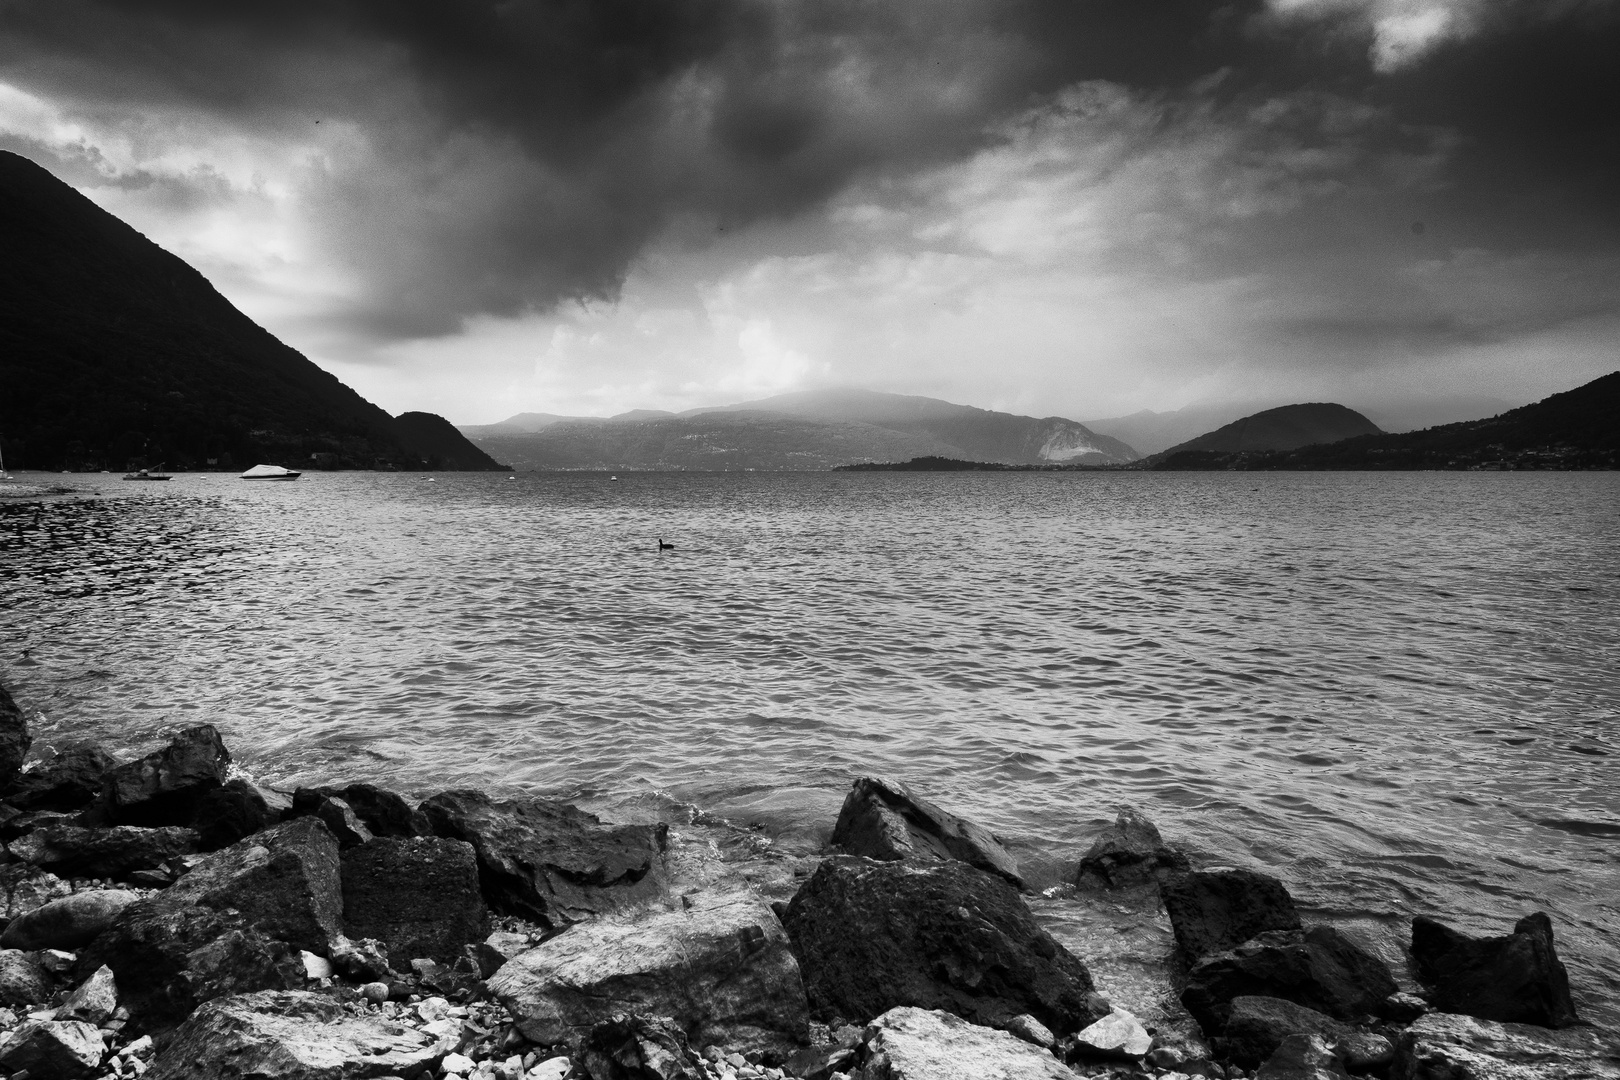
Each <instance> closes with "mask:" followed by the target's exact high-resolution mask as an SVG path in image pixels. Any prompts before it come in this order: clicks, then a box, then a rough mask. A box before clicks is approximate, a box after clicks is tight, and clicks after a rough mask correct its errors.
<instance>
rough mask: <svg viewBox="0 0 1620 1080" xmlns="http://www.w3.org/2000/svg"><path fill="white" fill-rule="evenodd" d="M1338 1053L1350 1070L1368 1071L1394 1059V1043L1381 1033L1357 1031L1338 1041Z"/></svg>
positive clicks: (1355, 1071)
mask: <svg viewBox="0 0 1620 1080" xmlns="http://www.w3.org/2000/svg"><path fill="white" fill-rule="evenodd" d="M1339 1053H1340V1054H1342V1055H1343V1056H1344V1063H1345V1066H1346V1067H1347V1068H1349V1070H1350V1071H1351V1072H1354V1073H1368V1072H1373V1071H1374V1070H1378V1069H1382V1068H1383V1067H1384V1066H1385V1065H1388V1064H1389V1063H1390V1062H1391V1061H1394V1060H1395V1047H1394V1045H1393V1044H1392V1043H1391V1042H1390V1041H1389V1040H1388V1039H1386V1038H1384V1037H1383V1036H1382V1035H1375V1034H1373V1033H1372V1032H1370V1031H1358V1032H1356V1033H1355V1034H1354V1035H1352V1036H1350V1037H1349V1038H1347V1039H1345V1040H1343V1041H1342V1042H1340V1043H1339Z"/></svg>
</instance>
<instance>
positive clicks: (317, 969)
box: [300, 952, 333, 979]
mask: <svg viewBox="0 0 1620 1080" xmlns="http://www.w3.org/2000/svg"><path fill="white" fill-rule="evenodd" d="M300 955H301V956H302V958H303V961H304V974H305V975H306V976H307V977H309V978H311V979H330V978H331V977H332V974H333V972H332V961H330V960H328V959H327V958H326V957H324V956H316V955H315V954H314V953H312V952H304V953H301V954H300Z"/></svg>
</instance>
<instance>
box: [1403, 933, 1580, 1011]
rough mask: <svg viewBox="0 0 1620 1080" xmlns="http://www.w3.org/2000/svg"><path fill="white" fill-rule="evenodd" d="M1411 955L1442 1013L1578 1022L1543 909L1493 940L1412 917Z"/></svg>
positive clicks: (1566, 976)
mask: <svg viewBox="0 0 1620 1080" xmlns="http://www.w3.org/2000/svg"><path fill="white" fill-rule="evenodd" d="M1412 959H1413V961H1415V962H1416V964H1417V969H1418V974H1419V975H1420V976H1421V977H1422V978H1423V979H1424V980H1425V981H1427V982H1429V983H1431V984H1432V985H1433V987H1434V993H1433V994H1432V995H1431V1000H1432V1001H1433V1003H1434V1006H1435V1008H1436V1009H1438V1010H1440V1011H1441V1012H1449V1013H1463V1014H1465V1015H1468V1016H1477V1017H1479V1018H1480V1019H1482V1020H1497V1021H1501V1022H1503V1023H1510V1024H1511V1023H1519V1024H1541V1025H1543V1026H1545V1027H1568V1026H1569V1025H1571V1024H1574V1023H1577V1022H1579V1019H1580V1018H1579V1017H1578V1016H1576V1015H1575V1002H1574V1001H1573V1000H1572V999H1571V998H1570V996H1569V973H1568V972H1567V971H1565V970H1564V965H1563V962H1562V961H1560V960H1559V959H1558V950H1557V949H1556V948H1554V946H1553V932H1552V920H1551V919H1549V918H1547V916H1546V915H1545V914H1543V913H1542V912H1539V911H1538V912H1536V913H1534V914H1532V915H1526V916H1525V917H1524V918H1522V919H1520V920H1519V921H1518V923H1516V924H1515V925H1514V927H1513V933H1511V934H1508V935H1507V936H1505V937H1496V938H1473V937H1469V936H1468V935H1467V934H1464V933H1461V932H1460V931H1457V930H1453V929H1452V928H1451V927H1449V926H1446V925H1445V924H1444V923H1441V922H1437V921H1436V920H1434V919H1430V918H1426V917H1425V916H1422V915H1419V916H1418V917H1417V918H1415V919H1413V920H1412Z"/></svg>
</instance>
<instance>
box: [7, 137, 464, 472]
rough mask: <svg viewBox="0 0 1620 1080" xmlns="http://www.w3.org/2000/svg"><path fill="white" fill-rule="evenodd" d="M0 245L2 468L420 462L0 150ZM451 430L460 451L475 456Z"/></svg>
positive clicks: (221, 302)
mask: <svg viewBox="0 0 1620 1080" xmlns="http://www.w3.org/2000/svg"><path fill="white" fill-rule="evenodd" d="M0 252H3V256H0V437H3V438H4V440H5V443H4V448H5V456H6V464H7V465H8V466H9V467H11V468H45V469H61V468H111V469H122V468H126V467H128V466H129V465H130V464H154V465H155V464H157V463H159V462H163V463H165V464H167V465H168V467H170V468H180V469H185V468H201V467H207V466H208V465H209V463H211V462H212V463H214V465H215V467H218V468H242V467H246V466H247V465H252V464H254V463H256V462H275V463H279V464H284V465H287V466H289V467H292V468H308V467H309V466H310V464H311V463H312V462H313V463H315V464H317V465H319V466H321V467H328V468H334V467H348V468H356V467H357V468H374V467H378V466H381V467H420V466H421V465H422V464H424V462H423V461H422V460H421V458H420V456H419V455H417V454H415V453H413V452H412V451H411V450H410V449H408V448H407V446H406V445H405V444H404V442H402V440H401V429H400V428H398V427H397V426H396V423H395V421H394V419H393V418H392V417H390V416H389V415H388V414H387V413H386V412H384V411H383V410H382V409H380V408H378V407H377V406H375V405H373V404H371V403H370V402H369V401H366V400H365V399H364V398H362V397H361V396H360V395H359V394H357V393H355V392H354V391H353V390H351V389H349V388H348V387H347V386H344V385H343V384H342V383H341V382H339V381H338V380H337V378H336V377H334V376H333V375H331V374H329V373H328V372H326V371H323V370H321V369H320V368H319V367H317V366H316V365H315V364H313V363H311V362H310V361H309V360H307V359H305V358H304V356H302V355H301V354H300V353H298V352H297V351H295V350H293V349H291V348H289V347H288V346H286V345H284V344H282V343H281V342H280V341H277V340H276V338H275V337H273V336H272V335H271V334H270V333H269V332H268V331H266V330H264V329H263V328H262V327H260V326H259V325H258V324H256V323H254V322H253V320H252V319H249V318H248V317H247V316H246V315H244V314H242V313H241V312H240V311H238V310H237V309H236V308H235V307H233V306H232V305H231V303H230V302H229V301H228V300H226V299H225V298H224V297H223V296H221V295H220V294H219V293H218V292H216V291H215V290H214V287H213V286H212V285H210V284H209V283H208V281H207V279H205V278H204V277H203V276H202V275H201V274H199V273H197V271H196V270H194V269H192V268H191V267H190V266H188V265H186V263H185V262H183V261H182V260H180V259H178V258H176V257H175V256H174V255H171V254H170V253H168V252H167V251H164V250H163V249H162V248H160V247H158V246H157V245H156V244H154V243H152V242H151V241H150V240H148V239H146V238H145V237H144V236H142V235H141V234H140V233H138V232H136V231H135V230H134V229H132V228H130V227H129V226H128V225H126V224H124V223H123V222H122V221H119V220H118V219H117V218H116V217H114V216H112V215H111V214H109V213H107V212H106V211H104V210H102V209H101V208H100V207H98V206H96V205H95V204H94V203H92V202H91V201H90V200H89V199H86V198H85V197H84V196H82V195H80V194H79V193H78V192H76V191H74V190H73V189H72V188H70V187H68V186H67V185H66V184H64V183H62V182H61V181H59V180H57V179H56V178H55V177H53V176H52V175H51V174H50V173H49V172H47V171H46V170H44V169H42V168H40V167H39V166H38V165H35V164H34V163H33V162H31V161H29V160H28V159H26V158H23V157H20V156H19V155H16V154H12V153H6V152H3V151H0ZM447 426H448V425H447ZM407 430H409V431H415V430H416V427H414V426H411V425H407ZM452 434H454V432H453V431H452ZM456 437H457V438H458V439H459V438H460V436H459V435H457V436H456ZM438 438H439V440H440V442H436V443H435V445H436V446H440V450H439V453H440V454H441V455H442V454H443V453H444V446H443V445H441V443H442V439H443V435H442V433H441V434H440V436H438ZM461 442H462V446H461V447H460V448H459V449H458V450H457V451H456V456H457V457H458V458H459V457H465V456H467V455H468V454H469V453H470V454H472V455H477V456H481V455H478V452H477V451H476V450H475V449H474V448H473V447H472V446H470V445H467V444H466V443H465V440H461ZM491 464H493V463H491ZM480 467H485V468H487V467H489V466H480Z"/></svg>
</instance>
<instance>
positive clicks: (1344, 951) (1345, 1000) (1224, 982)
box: [1181, 926, 1397, 1030]
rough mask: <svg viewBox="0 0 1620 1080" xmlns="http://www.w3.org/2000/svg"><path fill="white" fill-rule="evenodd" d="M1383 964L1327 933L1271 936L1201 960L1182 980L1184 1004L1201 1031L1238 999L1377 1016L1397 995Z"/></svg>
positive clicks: (1346, 1016) (1321, 929) (1217, 1024)
mask: <svg viewBox="0 0 1620 1080" xmlns="http://www.w3.org/2000/svg"><path fill="white" fill-rule="evenodd" d="M1396 989H1397V987H1396V985H1395V980H1394V978H1392V977H1391V976H1390V973H1389V968H1388V967H1386V966H1385V964H1384V962H1383V961H1382V960H1380V959H1378V958H1377V957H1376V956H1374V955H1372V954H1371V953H1370V952H1368V951H1367V950H1366V949H1363V948H1362V947H1361V946H1360V945H1357V944H1356V943H1355V942H1354V941H1352V940H1350V938H1348V937H1346V936H1345V935H1344V934H1342V933H1340V932H1339V931H1338V930H1336V929H1334V928H1333V927H1331V926H1313V927H1311V928H1310V929H1309V930H1306V931H1303V932H1300V931H1295V932H1288V931H1271V932H1268V933H1264V934H1261V935H1260V936H1259V937H1257V938H1255V939H1253V940H1252V941H1246V942H1244V943H1243V944H1241V945H1239V946H1238V947H1237V948H1235V949H1233V950H1231V951H1230V952H1223V953H1216V954H1214V955H1211V956H1206V957H1204V958H1203V959H1202V960H1199V961H1198V962H1197V963H1195V964H1194V965H1193V966H1192V970H1191V971H1189V972H1188V974H1187V988H1186V989H1185V990H1184V991H1183V992H1182V995H1181V1001H1182V1004H1184V1005H1186V1006H1187V1011H1188V1012H1190V1013H1192V1014H1193V1016H1194V1017H1196V1018H1197V1019H1198V1022H1199V1023H1200V1024H1202V1025H1203V1026H1204V1028H1205V1030H1218V1029H1220V1028H1221V1027H1222V1026H1224V1024H1225V1022H1226V1012H1227V1009H1228V1008H1229V1006H1230V1003H1231V1002H1232V1001H1233V1000H1234V999H1235V998H1238V997H1243V996H1252V997H1273V998H1282V999H1283V1000H1284V1001H1292V1002H1293V1003H1294V1004H1296V1005H1304V1006H1305V1007H1306V1008H1310V1009H1315V1010H1316V1011H1317V1012H1322V1013H1326V1014H1328V1015H1329V1016H1332V1017H1336V1018H1337V1019H1340V1020H1354V1019H1358V1018H1360V1017H1363V1016H1366V1015H1368V1014H1370V1013H1374V1012H1376V1011H1377V1009H1378V1007H1379V1006H1380V1005H1382V1004H1383V1002H1384V1000H1385V999H1386V998H1388V997H1389V995H1391V994H1393V993H1394V992H1395V991H1396Z"/></svg>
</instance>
